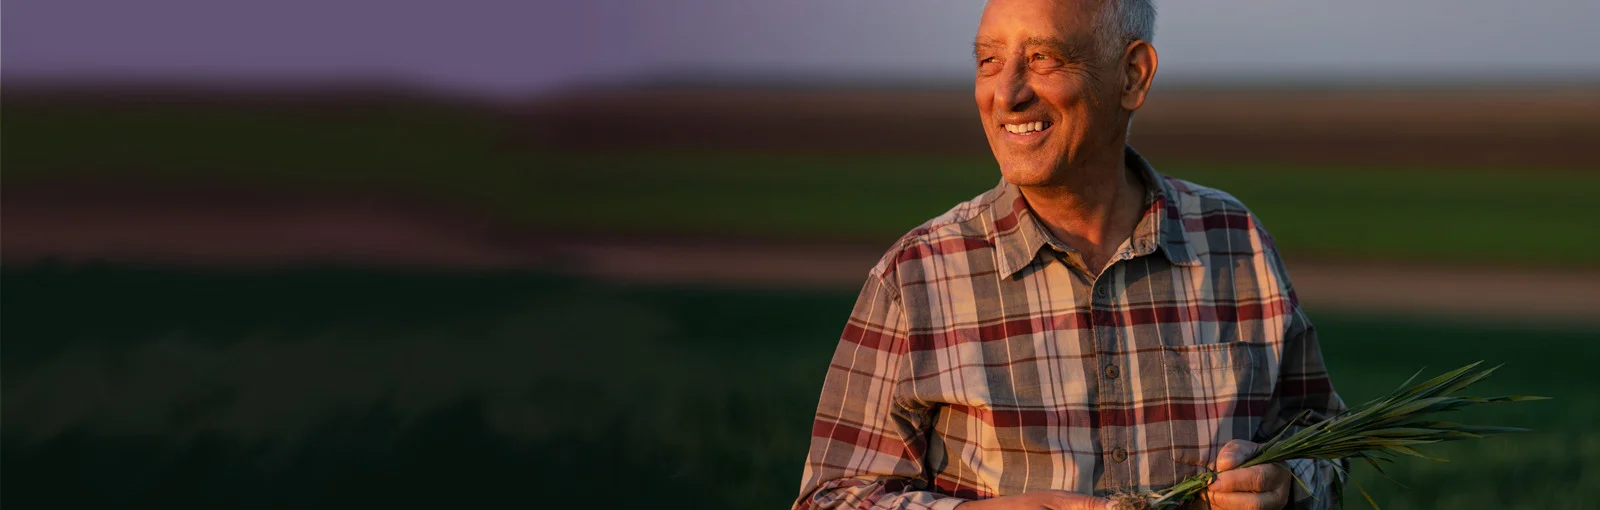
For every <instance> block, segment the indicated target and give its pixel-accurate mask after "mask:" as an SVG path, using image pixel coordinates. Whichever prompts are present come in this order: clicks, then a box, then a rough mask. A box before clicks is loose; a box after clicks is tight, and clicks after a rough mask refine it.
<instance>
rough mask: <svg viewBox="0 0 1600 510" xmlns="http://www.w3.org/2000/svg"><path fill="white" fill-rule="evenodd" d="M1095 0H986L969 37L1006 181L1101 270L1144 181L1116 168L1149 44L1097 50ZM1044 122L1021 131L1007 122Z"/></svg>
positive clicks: (1127, 228) (1148, 73) (1143, 84)
mask: <svg viewBox="0 0 1600 510" xmlns="http://www.w3.org/2000/svg"><path fill="white" fill-rule="evenodd" d="M1099 7H1100V5H1099V2H1095V1H1076V2H1074V1H1048V0H997V1H992V2H989V3H988V4H987V5H986V6H985V7H984V11H983V17H982V18H981V20H980V21H979V23H978V34H977V37H976V38H975V40H974V44H973V56H974V64H975V66H976V78H975V80H974V84H975V86H974V98H975V99H976V100H977V103H978V114H979V117H980V118H981V120H982V122H983V127H984V133H985V134H986V135H987V136H988V139H989V147H990V149H991V150H992V151H993V152H994V156H995V160H996V161H997V162H998V163H999V164H1000V173H1001V175H1003V176H1004V177H1005V179H1006V180H1007V181H1010V182H1011V183H1013V184H1016V185H1017V186H1019V187H1020V188H1021V189H1022V193H1023V195H1024V196H1026V197H1027V199H1028V203H1029V204H1030V205H1031V206H1032V208H1033V209H1034V212H1035V213H1036V214H1037V215H1038V216H1039V217H1040V219H1041V220H1042V221H1043V223H1044V224H1045V225H1046V227H1047V228H1049V229H1050V231H1051V233H1052V234H1054V235H1055V236H1056V238H1058V239H1060V240H1061V241H1063V242H1065V243H1067V245H1068V246H1071V247H1072V248H1073V249H1074V250H1075V251H1077V252H1078V253H1079V255H1080V256H1081V257H1082V258H1083V263H1084V266H1085V270H1087V271H1089V272H1090V273H1091V274H1098V273H1099V272H1100V270H1101V269H1102V268H1103V267H1104V266H1105V263H1106V261H1107V260H1108V259H1109V258H1110V255H1111V254H1112V253H1113V252H1115V251H1116V249H1117V247H1118V246H1119V245H1120V244H1121V243H1122V242H1123V241H1124V240H1126V239H1127V237H1128V235H1129V234H1130V233H1131V232H1132V231H1133V227H1134V225H1136V224H1137V223H1138V220H1139V214H1140V212H1141V209H1142V208H1141V206H1142V205H1143V188H1142V185H1141V184H1140V183H1139V182H1138V180H1137V179H1136V178H1135V177H1134V176H1133V175H1131V174H1129V172H1127V170H1126V169H1125V167H1124V165H1123V154H1122V147H1123V144H1125V143H1126V142H1127V126H1128V121H1129V119H1130V118H1131V117H1132V115H1133V112H1134V111H1135V110H1137V109H1139V107H1140V106H1141V105H1143V104H1144V98H1145V94H1146V92H1148V91H1149V89H1150V80H1151V79H1152V78H1153V77H1154V76H1155V69H1156V52H1155V48H1154V47H1152V46H1151V45H1150V44H1148V43H1145V42H1143V41H1137V42H1133V43H1131V44H1128V45H1127V46H1126V47H1125V48H1122V51H1121V52H1116V51H1107V50H1108V49H1107V48H1100V47H1098V45H1097V43H1096V39H1095V35H1096V32H1095V30H1094V28H1093V25H1094V22H1095V19H1096V13H1097V10H1098V9H1099ZM1034 121H1037V122H1043V123H1045V126H1046V127H1045V129H1044V130H1042V131H1038V132H1035V133H1031V134H1026V135H1018V134H1014V133H1010V132H1008V131H1007V130H1006V128H1005V124H1008V123H1021V122H1034Z"/></svg>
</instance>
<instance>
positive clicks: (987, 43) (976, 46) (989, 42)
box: [972, 37, 1004, 58]
mask: <svg viewBox="0 0 1600 510" xmlns="http://www.w3.org/2000/svg"><path fill="white" fill-rule="evenodd" d="M996 46H1004V45H1003V44H1001V43H1000V41H997V40H995V39H991V38H988V37H984V38H979V39H978V40H976V41H972V56H973V58H977V56H978V51H979V50H982V49H984V48H993V47H996Z"/></svg>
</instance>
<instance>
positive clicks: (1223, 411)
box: [1160, 342, 1273, 419]
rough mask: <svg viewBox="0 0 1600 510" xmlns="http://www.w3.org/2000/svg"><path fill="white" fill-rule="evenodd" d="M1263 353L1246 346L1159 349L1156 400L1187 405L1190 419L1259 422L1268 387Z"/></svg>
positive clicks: (1263, 347)
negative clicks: (1158, 395) (1161, 378)
mask: <svg viewBox="0 0 1600 510" xmlns="http://www.w3.org/2000/svg"><path fill="white" fill-rule="evenodd" d="M1267 349H1268V346H1267V345H1266V344H1256V343H1249V342H1223V343H1215V344H1201V345H1183V346H1167V347H1163V348H1162V349H1161V351H1160V355H1161V357H1160V361H1161V366H1162V372H1163V375H1164V376H1165V377H1164V381H1163V384H1162V385H1161V386H1163V390H1164V391H1163V393H1165V395H1161V396H1163V397H1166V399H1168V401H1169V402H1171V403H1174V404H1180V405H1182V404H1192V408H1193V410H1194V411H1195V413H1194V414H1195V416H1194V417H1193V418H1194V419H1217V418H1224V417H1228V416H1233V417H1241V418H1244V417H1256V416H1259V414H1260V413H1261V412H1262V411H1263V410H1264V407H1265V403H1266V401H1267V400H1268V398H1270V397H1271V391H1272V387H1273V385H1272V381H1271V377H1270V371H1269V370H1267V363H1266V358H1267ZM1186 414H1187V413H1186Z"/></svg>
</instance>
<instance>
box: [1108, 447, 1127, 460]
mask: <svg viewBox="0 0 1600 510" xmlns="http://www.w3.org/2000/svg"><path fill="white" fill-rule="evenodd" d="M1111 460H1112V462H1118V463H1120V462H1122V461H1125V460H1128V451H1127V450H1124V449H1121V448H1117V449H1115V450H1111Z"/></svg>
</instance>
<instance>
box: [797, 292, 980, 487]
mask: <svg viewBox="0 0 1600 510" xmlns="http://www.w3.org/2000/svg"><path fill="white" fill-rule="evenodd" d="M897 290H898V289H896V288H895V287H893V286H891V285H888V284H886V283H885V282H884V280H883V279H882V278H881V277H879V276H877V275H873V276H871V277H869V279H868V280H867V283H866V285H865V286H864V287H863V288H862V290H861V296H860V297H859V298H858V299H857V300H856V305H855V309H854V310H853V311H852V312H851V314H850V320H849V322H848V323H847V324H846V325H845V330H844V334H843V335H842V337H841V338H840V340H839V346H838V349H836V350H835V352H834V355H833V361H832V363H830V364H829V365H828V375H827V379H826V380H825V381H824V382H823V385H822V397H821V398H820V399H819V401H818V403H817V415H816V420H815V421H813V422H812V427H811V448H810V452H809V454H808V455H807V457H806V466H805V473H804V475H803V476H802V481H801V485H800V497H799V499H797V500H796V501H795V504H794V508H795V509H796V510H799V509H817V508H871V509H937V510H947V509H949V508H953V507H955V506H956V505H958V504H960V503H962V502H963V500H961V499H956V498H950V497H946V496H944V495H941V494H939V493H937V492H933V491H931V490H930V483H929V482H930V480H929V479H928V476H927V474H926V470H925V469H924V459H925V458H926V457H925V454H926V451H927V437H928V434H927V433H928V429H929V427H930V424H931V415H932V413H931V411H930V410H929V409H927V408H926V407H925V406H921V405H919V404H917V403H915V402H914V401H913V399H909V398H906V393H907V392H909V384H910V381H909V380H907V378H906V377H905V375H906V373H907V372H908V366H907V364H908V360H907V358H906V350H907V343H908V334H907V331H908V326H907V324H906V318H905V311H904V309H903V308H901V301H900V295H899V292H898V291H897Z"/></svg>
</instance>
